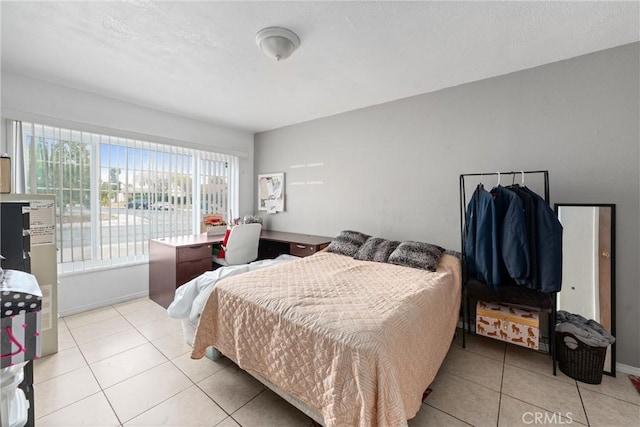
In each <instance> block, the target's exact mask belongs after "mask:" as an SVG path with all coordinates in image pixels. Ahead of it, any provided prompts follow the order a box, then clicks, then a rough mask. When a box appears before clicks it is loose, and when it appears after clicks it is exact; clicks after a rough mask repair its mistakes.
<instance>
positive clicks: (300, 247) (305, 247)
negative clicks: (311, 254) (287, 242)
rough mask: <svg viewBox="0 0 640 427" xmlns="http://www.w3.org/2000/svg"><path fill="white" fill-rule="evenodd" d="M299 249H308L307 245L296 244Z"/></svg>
mask: <svg viewBox="0 0 640 427" xmlns="http://www.w3.org/2000/svg"><path fill="white" fill-rule="evenodd" d="M296 247H297V248H298V249H307V246H306V245H296Z"/></svg>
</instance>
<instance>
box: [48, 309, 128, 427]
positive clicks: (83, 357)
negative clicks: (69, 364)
mask: <svg viewBox="0 0 640 427" xmlns="http://www.w3.org/2000/svg"><path fill="white" fill-rule="evenodd" d="M60 319H61V320H62V321H63V322H64V324H65V326H66V328H67V330H68V331H69V334H70V335H71V339H73V342H74V343H75V344H76V347H77V349H78V351H79V352H80V356H82V359H83V360H84V363H86V367H87V368H89V372H91V376H92V377H93V379H94V380H95V382H96V384H98V387H99V388H100V390H99V391H97V392H95V393H92V394H90V395H89V396H85V397H83V398H82V399H79V400H76V401H75V402H71V403H69V404H68V405H65V406H63V407H61V408H58V409H56V410H55V411H52V412H50V413H49V414H47V415H51V414H53V413H55V412H58V411H60V410H62V409H64V408H68V407H69V406H71V405H74V404H76V403H78V402H81V401H82V400H85V399H87V398H89V397H91V396H95V395H96V394H99V393H101V394H102V395H103V396H104V398H105V400H106V401H107V403H108V404H109V407H110V408H111V411H112V412H113V415H114V416H115V417H116V420H117V421H118V425H122V423H121V422H120V417H118V414H117V413H116V411H115V409H114V408H113V406H112V405H111V402H110V401H109V398H108V397H107V395H106V394H105V392H104V389H103V388H102V386H101V385H100V382H99V381H98V378H97V377H96V376H95V374H94V373H93V370H92V369H91V365H89V362H88V361H87V358H86V357H85V356H84V353H83V352H82V349H81V348H80V346H79V345H78V342H77V341H76V337H75V336H74V335H73V332H71V329H70V328H69V325H67V322H66V321H65V320H64V317H61V318H60ZM82 368H84V366H83V367H81V368H77V369H74V370H73V371H69V372H74V371H77V370H78V369H82ZM67 373H68V372H67ZM60 376H61V375H58V377H60ZM53 378H57V377H53ZM53 378H51V379H53ZM43 416H45V415H43ZM39 418H42V417H39Z"/></svg>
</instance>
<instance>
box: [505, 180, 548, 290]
mask: <svg viewBox="0 0 640 427" xmlns="http://www.w3.org/2000/svg"><path fill="white" fill-rule="evenodd" d="M506 188H507V189H509V190H511V191H513V192H514V193H516V194H517V195H518V197H519V198H520V200H521V201H522V206H523V207H524V220H525V225H526V227H527V240H528V241H529V261H530V262H529V283H527V287H528V288H531V289H535V290H538V289H540V284H539V282H538V271H539V266H538V247H537V241H538V239H537V238H536V233H537V228H536V200H535V199H534V198H533V196H532V195H531V194H529V192H527V191H524V190H523V188H524V187H521V186H520V185H518V184H514V185H510V186H508V187H506Z"/></svg>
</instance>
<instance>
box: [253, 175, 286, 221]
mask: <svg viewBox="0 0 640 427" xmlns="http://www.w3.org/2000/svg"><path fill="white" fill-rule="evenodd" d="M258 210H259V211H266V212H267V213H276V212H284V172H278V173H263V174H258Z"/></svg>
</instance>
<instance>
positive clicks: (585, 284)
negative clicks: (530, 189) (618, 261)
mask: <svg viewBox="0 0 640 427" xmlns="http://www.w3.org/2000/svg"><path fill="white" fill-rule="evenodd" d="M615 207H616V206H615V205H613V204H594V205H587V204H568V203H567V204H565V203H558V204H556V205H555V210H556V214H557V215H558V219H559V220H560V222H561V223H562V227H563V228H564V231H563V237H562V257H563V260H562V291H561V292H560V293H558V304H557V307H558V309H559V310H565V311H568V312H570V313H575V314H580V315H581V316H583V317H586V318H587V319H594V320H596V321H597V322H598V323H600V324H601V325H603V326H604V328H605V329H606V330H607V331H609V333H611V334H612V335H613V336H615V332H616V331H615V211H616V210H615ZM615 365H616V350H615V343H614V344H612V345H610V346H609V348H608V349H607V357H606V359H605V363H604V373H605V374H608V375H613V376H615V373H616V370H615Z"/></svg>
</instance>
